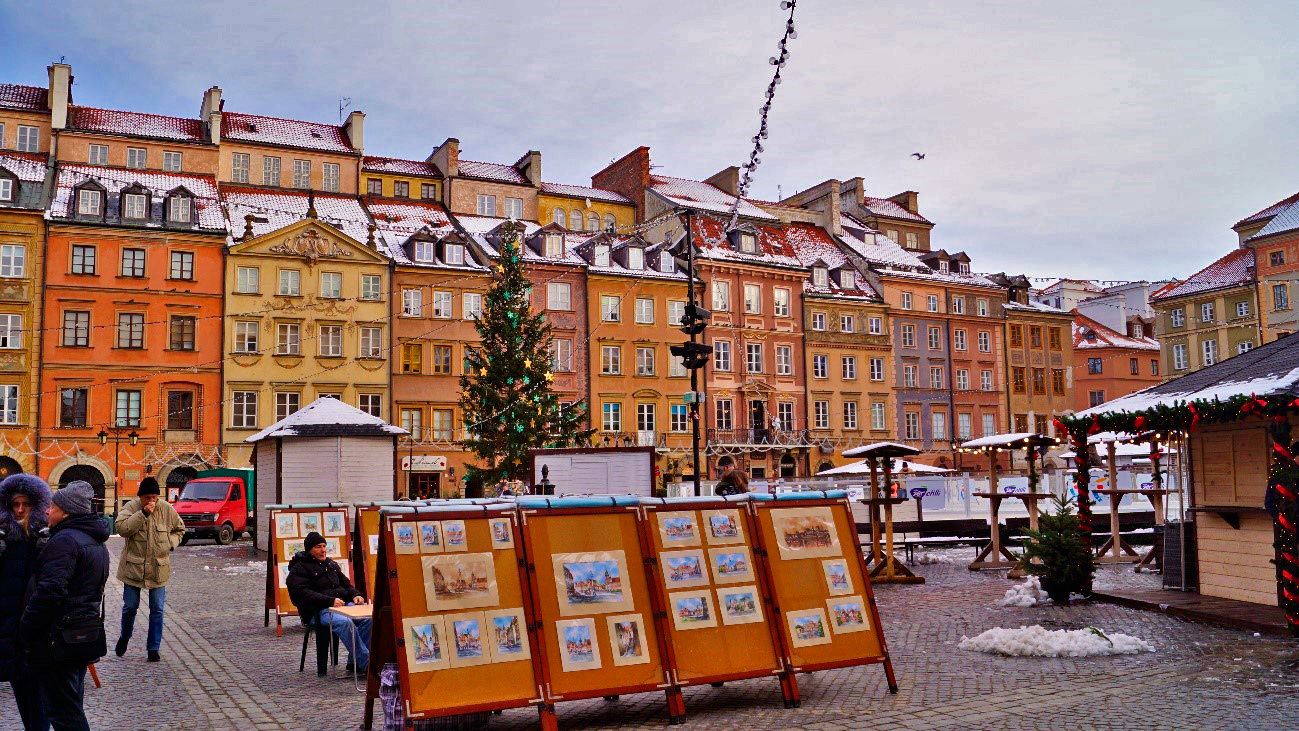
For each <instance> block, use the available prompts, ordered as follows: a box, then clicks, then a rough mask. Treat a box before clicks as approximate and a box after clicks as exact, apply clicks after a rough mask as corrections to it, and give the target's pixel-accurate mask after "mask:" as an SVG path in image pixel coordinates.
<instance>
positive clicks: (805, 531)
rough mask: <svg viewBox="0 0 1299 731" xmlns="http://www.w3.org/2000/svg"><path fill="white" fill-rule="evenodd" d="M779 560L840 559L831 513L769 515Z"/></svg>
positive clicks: (814, 510) (780, 512)
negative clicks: (773, 529) (836, 557)
mask: <svg viewBox="0 0 1299 731" xmlns="http://www.w3.org/2000/svg"><path fill="white" fill-rule="evenodd" d="M771 523H772V527H773V528H775V533H776V546H777V547H778V548H779V549H780V558H781V560H784V561H788V560H791V559H799V558H831V557H835V556H841V555H842V552H841V551H840V550H839V535H838V533H837V532H836V529H835V525H834V513H833V512H831V509H830V508H829V507H821V508H784V509H776V510H772V511H771Z"/></svg>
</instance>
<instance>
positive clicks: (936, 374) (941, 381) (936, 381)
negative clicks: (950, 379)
mask: <svg viewBox="0 0 1299 731" xmlns="http://www.w3.org/2000/svg"><path fill="white" fill-rule="evenodd" d="M945 383H946V379H945V378H943V368H942V366H930V367H929V387H930V388H943V387H944V385H945Z"/></svg>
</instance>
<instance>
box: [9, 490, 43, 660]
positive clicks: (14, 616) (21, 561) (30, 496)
mask: <svg viewBox="0 0 1299 731" xmlns="http://www.w3.org/2000/svg"><path fill="white" fill-rule="evenodd" d="M17 495H22V496H25V497H26V498H27V502H28V505H29V506H30V507H29V511H28V515H27V520H26V525H23V522H22V521H19V520H18V519H17V518H16V517H15V516H14V513H13V500H14V497H15V496H17ZM50 503H51V493H50V486H49V485H47V484H45V480H42V479H41V478H39V477H37V476H36V475H27V474H17V475H10V476H8V477H6V478H4V480H3V481H0V532H3V533H4V538H3V539H0V681H5V680H13V679H14V678H15V677H16V676H19V675H20V674H21V672H22V670H21V669H20V668H19V667H18V665H19V662H18V647H17V642H18V623H19V621H20V620H21V619H22V616H23V606H24V603H25V598H26V595H27V584H28V583H29V582H30V581H31V577H32V571H33V570H34V569H35V567H36V555H37V554H38V553H40V548H41V545H42V543H43V539H42V537H41V536H40V531H41V529H42V528H44V527H45V521H46V518H47V516H49V513H50Z"/></svg>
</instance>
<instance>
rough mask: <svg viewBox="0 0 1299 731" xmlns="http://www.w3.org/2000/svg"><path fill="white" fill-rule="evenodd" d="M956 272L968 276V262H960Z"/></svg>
mask: <svg viewBox="0 0 1299 731" xmlns="http://www.w3.org/2000/svg"><path fill="white" fill-rule="evenodd" d="M957 271H959V272H960V273H961V274H969V273H970V262H968V261H963V262H961V263H960V264H959V265H958V267H957Z"/></svg>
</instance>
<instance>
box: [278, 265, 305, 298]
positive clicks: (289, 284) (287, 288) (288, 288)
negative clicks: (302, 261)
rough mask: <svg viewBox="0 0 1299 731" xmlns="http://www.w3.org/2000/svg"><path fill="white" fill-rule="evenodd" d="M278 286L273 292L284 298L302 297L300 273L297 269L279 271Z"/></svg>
mask: <svg viewBox="0 0 1299 731" xmlns="http://www.w3.org/2000/svg"><path fill="white" fill-rule="evenodd" d="M279 278H280V286H279V287H278V288H277V289H276V290H275V291H276V292H277V293H279V294H280V295H281V296H284V297H299V296H301V295H302V271H301V270H299V269H281V270H280V277H279Z"/></svg>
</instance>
